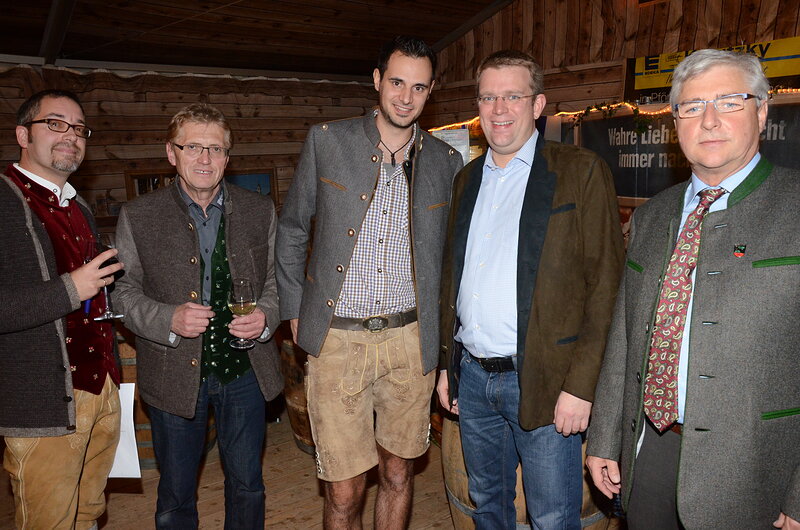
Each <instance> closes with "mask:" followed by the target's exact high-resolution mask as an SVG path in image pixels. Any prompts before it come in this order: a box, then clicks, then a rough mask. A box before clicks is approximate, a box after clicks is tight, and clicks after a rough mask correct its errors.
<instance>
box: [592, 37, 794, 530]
mask: <svg viewBox="0 0 800 530" xmlns="http://www.w3.org/2000/svg"><path fill="white" fill-rule="evenodd" d="M768 90H769V83H768V82H767V79H766V77H765V76H764V73H763V71H762V69H761V65H760V64H759V61H758V59H757V58H756V57H754V56H752V55H747V54H739V53H734V52H726V51H720V50H700V51H696V52H694V53H692V54H691V55H690V56H688V57H687V58H686V59H684V60H683V61H682V62H681V63H680V64H679V65H678V67H677V68H676V69H675V73H674V76H673V80H672V91H671V93H670V104H671V106H672V111H673V115H674V117H675V127H676V130H677V133H678V140H679V142H680V145H681V149H682V150H683V153H684V154H685V155H686V158H687V160H688V161H689V162H690V164H691V167H692V177H691V180H690V182H689V183H688V184H687V183H683V184H679V185H677V186H674V187H672V188H669V189H667V190H665V191H664V192H662V193H660V194H658V195H657V196H656V197H654V198H653V199H651V200H650V201H648V202H647V203H646V204H645V205H643V206H640V207H639V208H638V209H637V210H636V212H635V214H634V216H633V221H632V223H631V238H630V246H629V247H628V256H627V267H626V269H625V275H624V277H623V280H622V286H621V288H620V291H619V295H618V298H617V305H616V309H615V314H614V319H613V323H612V327H611V333H610V335H609V339H608V343H607V347H606V354H605V360H604V362H603V367H602V370H601V373H600V379H599V381H598V383H597V390H596V394H595V402H594V411H593V416H592V420H591V425H590V427H589V442H588V446H587V450H586V453H587V454H588V455H590V456H588V457H587V459H586V465H587V467H588V468H589V470H590V471H591V473H592V478H593V479H594V483H595V484H596V485H597V487H598V488H599V489H600V490H601V491H603V492H604V493H605V494H606V495H608V496H609V497H610V496H611V495H612V494H620V495H621V496H622V503H623V506H624V507H625V508H626V509H627V512H628V527H629V528H630V529H631V530H638V529H646V530H661V529H665V530H666V529H669V530H673V529H678V528H686V529H701V528H702V529H708V528H719V529H722V528H726V529H727V528H769V527H770V525H771V524H772V523H773V522H774V524H775V526H776V527H779V528H784V529H797V528H799V527H800V525H798V520H800V450H798V448H800V408H799V407H800V390H799V389H800V386H798V385H799V383H798V381H799V380H800V368H799V367H800V363H798V359H799V358H800V357H798V346H797V345H798V342H800V230H798V217H797V205H798V204H800V173H799V172H798V171H796V170H789V169H786V168H779V167H774V166H773V165H772V164H771V163H770V162H769V161H768V160H766V159H765V158H764V157H762V156H761V155H760V153H759V133H760V132H761V131H763V130H764V125H765V123H766V120H767V99H768Z"/></svg>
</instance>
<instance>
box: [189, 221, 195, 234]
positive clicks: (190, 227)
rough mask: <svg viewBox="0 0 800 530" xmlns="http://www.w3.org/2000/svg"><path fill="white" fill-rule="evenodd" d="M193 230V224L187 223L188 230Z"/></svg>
mask: <svg viewBox="0 0 800 530" xmlns="http://www.w3.org/2000/svg"><path fill="white" fill-rule="evenodd" d="M193 230H194V225H193V224H192V223H189V231H190V232H191V231H193Z"/></svg>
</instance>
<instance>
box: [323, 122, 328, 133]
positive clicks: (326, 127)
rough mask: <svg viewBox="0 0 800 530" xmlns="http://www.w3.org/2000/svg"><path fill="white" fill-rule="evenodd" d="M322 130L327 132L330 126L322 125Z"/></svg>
mask: <svg viewBox="0 0 800 530" xmlns="http://www.w3.org/2000/svg"><path fill="white" fill-rule="evenodd" d="M322 130H323V131H327V130H328V124H327V123H323V124H322Z"/></svg>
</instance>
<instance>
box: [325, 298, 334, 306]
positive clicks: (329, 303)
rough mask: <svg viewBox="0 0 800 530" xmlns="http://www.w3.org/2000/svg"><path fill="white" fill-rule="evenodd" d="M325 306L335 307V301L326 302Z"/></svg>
mask: <svg viewBox="0 0 800 530" xmlns="http://www.w3.org/2000/svg"><path fill="white" fill-rule="evenodd" d="M325 305H327V306H328V307H333V300H328V301H326V302H325Z"/></svg>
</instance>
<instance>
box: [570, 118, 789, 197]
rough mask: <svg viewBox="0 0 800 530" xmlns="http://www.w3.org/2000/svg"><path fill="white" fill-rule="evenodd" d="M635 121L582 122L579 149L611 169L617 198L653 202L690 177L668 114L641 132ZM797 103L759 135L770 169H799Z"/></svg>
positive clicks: (772, 119)
mask: <svg viewBox="0 0 800 530" xmlns="http://www.w3.org/2000/svg"><path fill="white" fill-rule="evenodd" d="M637 127H639V128H640V124H638V123H637V122H636V121H635V120H634V118H633V116H618V117H612V118H607V119H599V120H584V121H583V123H582V124H581V126H580V129H581V130H580V138H581V145H582V146H583V147H586V148H587V149H591V150H592V151H594V152H596V153H597V154H599V155H600V156H601V157H602V158H603V159H604V160H605V161H606V162H607V163H608V165H609V167H610V168H611V172H612V173H613V174H614V182H615V184H616V188H617V195H620V196H623V197H652V196H653V195H655V194H656V193H658V192H659V191H661V190H663V189H666V188H668V187H669V186H671V185H673V184H677V183H678V182H681V181H684V180H686V179H688V178H689V176H690V175H691V169H690V168H689V163H688V161H687V160H686V158H685V157H684V156H683V153H682V152H681V149H680V146H679V145H678V135H677V133H676V132H675V126H674V123H673V118H672V115H670V114H664V115H662V116H659V117H656V118H655V119H653V120H652V121H650V122H649V123H648V124H647V126H646V128H645V129H644V130H637ZM798 138H800V104H782V105H772V106H771V107H770V109H769V115H768V117H767V126H766V128H765V130H764V133H763V134H762V135H761V154H762V155H763V156H764V157H766V158H767V159H768V160H769V161H771V162H772V163H773V164H776V165H780V166H787V167H793V168H798V169H800V149H798V148H799V147H800V141H799V140H798Z"/></svg>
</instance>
